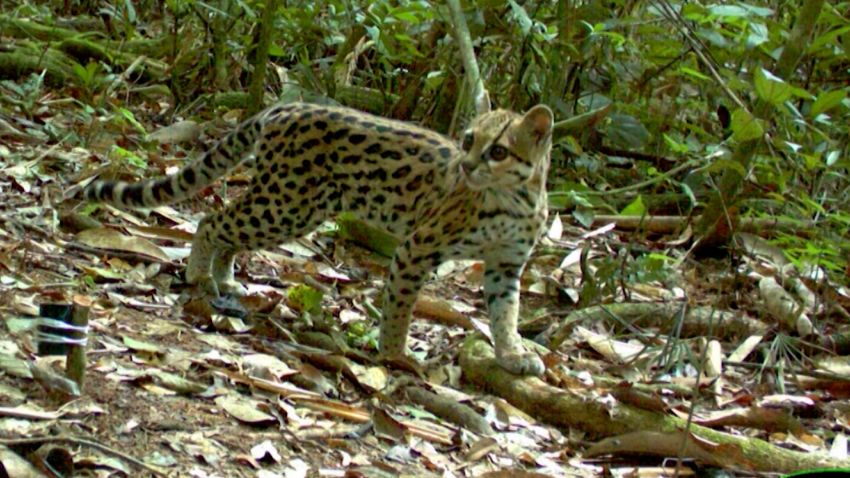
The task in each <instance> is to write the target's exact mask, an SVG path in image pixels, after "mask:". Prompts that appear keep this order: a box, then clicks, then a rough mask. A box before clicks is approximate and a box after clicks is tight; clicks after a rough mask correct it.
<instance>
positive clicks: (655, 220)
mask: <svg viewBox="0 0 850 478" xmlns="http://www.w3.org/2000/svg"><path fill="white" fill-rule="evenodd" d="M699 220H700V216H696V217H689V216H608V215H599V216H596V217H594V218H593V225H592V226H591V227H592V228H597V227H602V226H605V225H607V224H615V225H616V226H617V229H622V230H626V231H631V230H636V229H640V230H643V231H649V232H655V233H658V234H673V233H676V232H679V231H681V230H682V229H684V228H685V227H687V226H689V225H690V224H691V223H692V222H698V221H699ZM737 226H738V227H737V231H742V232H751V233H759V234H760V235H761V234H764V233H765V232H766V231H782V232H788V233H791V234H796V235H799V236H803V235H810V234H811V230H812V229H813V228H815V223H814V221H797V220H790V219H783V218H778V217H776V218H770V217H767V218H765V217H742V218H738V223H737Z"/></svg>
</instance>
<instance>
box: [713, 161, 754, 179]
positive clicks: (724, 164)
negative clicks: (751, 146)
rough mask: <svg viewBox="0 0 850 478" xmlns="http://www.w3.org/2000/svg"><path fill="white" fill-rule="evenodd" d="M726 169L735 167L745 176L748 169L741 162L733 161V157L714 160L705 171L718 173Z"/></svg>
mask: <svg viewBox="0 0 850 478" xmlns="http://www.w3.org/2000/svg"><path fill="white" fill-rule="evenodd" d="M724 169H734V170H735V171H737V172H738V174H740V175H741V177H744V176H746V175H747V170H746V169H744V166H743V165H742V164H741V163H739V162H737V161H733V160H731V159H723V158H721V159H718V160H716V161H714V162H713V163H711V164H710V165H708V167H707V168H705V172H706V173H716V172H720V171H723V170H724Z"/></svg>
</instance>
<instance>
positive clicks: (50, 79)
mask: <svg viewBox="0 0 850 478" xmlns="http://www.w3.org/2000/svg"><path fill="white" fill-rule="evenodd" d="M42 71H44V72H45V74H44V78H45V81H46V82H47V83H48V84H50V85H55V86H62V85H64V84H67V83H69V82H72V81H73V79H74V78H76V74H75V73H74V70H73V68H72V67H71V59H70V58H69V57H68V56H67V55H65V54H64V53H62V52H61V51H58V50H55V49H53V48H44V49H38V48H35V46H34V44H33V43H32V42H21V43H19V44H17V45H15V48H14V49H12V50H9V51H0V79H7V80H16V79H18V78H22V77H25V76H27V75H29V74H31V73H41V72H42Z"/></svg>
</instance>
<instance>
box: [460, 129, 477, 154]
mask: <svg viewBox="0 0 850 478" xmlns="http://www.w3.org/2000/svg"><path fill="white" fill-rule="evenodd" d="M474 142H475V136H473V135H472V133H466V134H465V135H463V143H461V145H460V147H461V148H463V150H464V151H469V150H470V149H472V143H474Z"/></svg>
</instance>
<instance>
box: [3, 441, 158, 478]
mask: <svg viewBox="0 0 850 478" xmlns="http://www.w3.org/2000/svg"><path fill="white" fill-rule="evenodd" d="M43 443H69V444H72V445H80V446H87V447H90V448H94V449H96V450H98V451H101V452H103V453H106V454H107V455H112V456H114V457H117V458H120V459H122V460H124V461H126V462H128V463H131V464H133V465H135V466H137V467H139V468H142V469H144V470H147V471H149V472H151V473H153V474H154V475H155V476H161V477H163V478H165V477H166V474H165V473H163V472H162V471H160V470H159V469H158V468H156V467H154V466H153V465H148V464H147V463H145V462H143V461H141V460H139V459H137V458H133V457H132V456H130V455H128V454H126V453H123V452H120V451H118V450H116V449H114V448H110V447H108V446H106V445H104V444H102V443H98V442H96V441H91V440H86V439H84V438H76V437H70V436H66V435H57V436H49V437H33V438H0V445H6V446H16V445H40V444H43Z"/></svg>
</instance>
